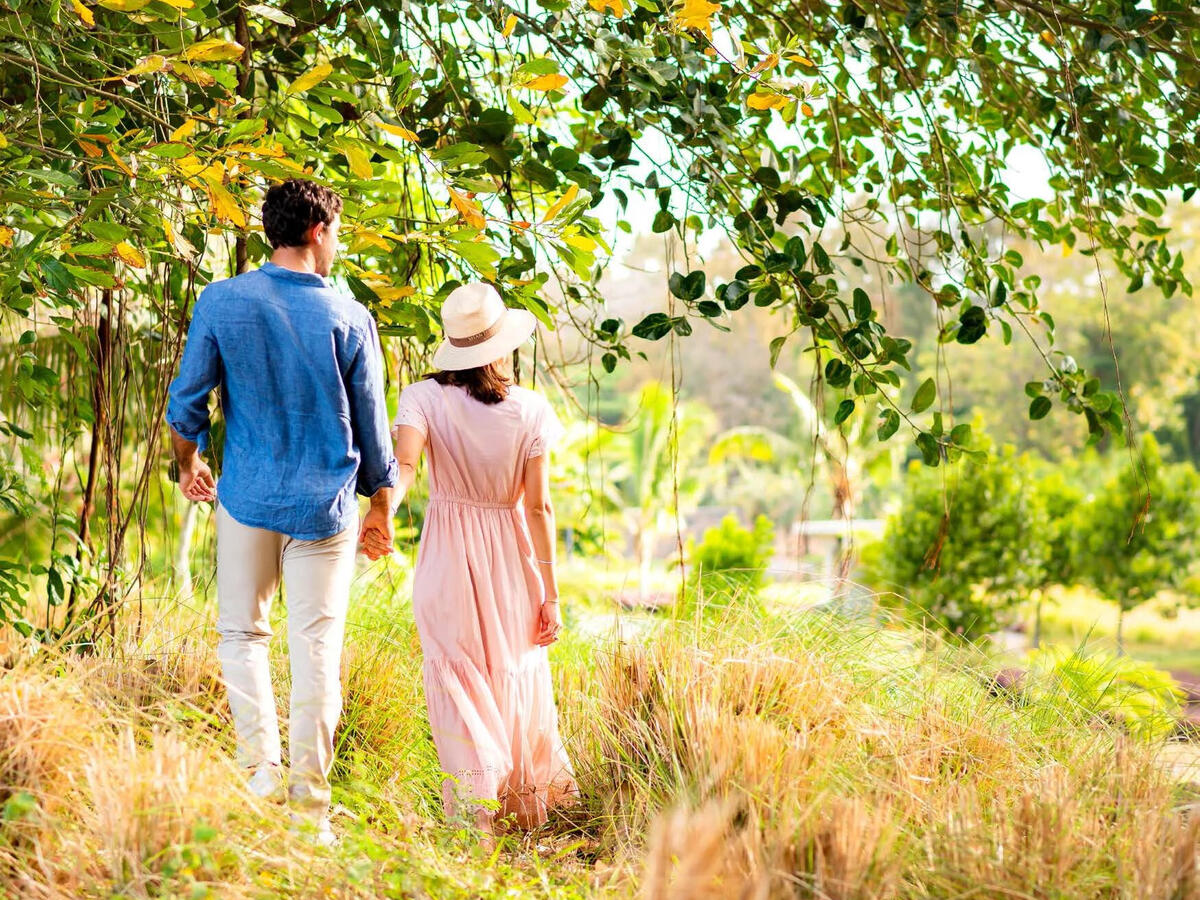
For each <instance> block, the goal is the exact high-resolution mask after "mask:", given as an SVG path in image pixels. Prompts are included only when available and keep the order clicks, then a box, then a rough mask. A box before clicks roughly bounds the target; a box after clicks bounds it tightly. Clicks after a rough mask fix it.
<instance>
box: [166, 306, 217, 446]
mask: <svg viewBox="0 0 1200 900" xmlns="http://www.w3.org/2000/svg"><path fill="white" fill-rule="evenodd" d="M203 309H204V307H203V295H201V299H200V300H199V301H197V303H196V307H195V309H194V310H193V312H192V323H191V325H190V326H189V327H188V336H187V344H186V345H185V346H184V348H183V360H182V362H180V364H179V374H178V375H177V376H176V377H175V380H174V381H172V382H171V387H170V388H169V392H170V399H169V401H168V402H167V424H168V425H170V426H171V427H172V428H174V429H175V431H176V432H177V433H178V434H179V436H180V437H182V438H184V439H186V440H189V441H194V442H195V443H196V444H198V445H199V447H200V449H201V450H206V449H208V429H209V425H210V421H209V415H208V396H209V394H211V393H212V391H213V388H215V387H216V386H217V385H218V384H219V383H220V380H221V357H220V354H219V352H218V350H217V342H216V339H215V338H214V337H213V334H212V331H211V329H210V328H209V327H208V324H207V323H206V322H205V320H204V314H203Z"/></svg>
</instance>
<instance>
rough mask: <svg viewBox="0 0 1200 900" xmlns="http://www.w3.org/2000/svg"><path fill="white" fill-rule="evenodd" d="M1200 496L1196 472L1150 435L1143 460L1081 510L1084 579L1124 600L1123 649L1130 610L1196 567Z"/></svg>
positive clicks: (1120, 639) (1121, 618)
mask: <svg viewBox="0 0 1200 900" xmlns="http://www.w3.org/2000/svg"><path fill="white" fill-rule="evenodd" d="M1198 493H1200V475H1197V472H1196V470H1195V469H1194V468H1193V467H1192V466H1191V465H1188V464H1175V465H1166V464H1164V463H1163V460H1162V455H1161V453H1160V452H1159V448H1158V443H1157V441H1155V440H1154V438H1153V437H1152V436H1150V435H1146V437H1145V438H1144V439H1143V441H1142V445H1141V452H1140V453H1139V454H1137V458H1136V460H1135V461H1134V462H1133V463H1132V464H1131V465H1129V466H1126V467H1125V468H1124V469H1123V470H1122V471H1121V472H1120V473H1118V474H1117V475H1116V476H1114V477H1113V478H1111V479H1109V481H1108V482H1107V483H1106V484H1105V486H1104V488H1103V490H1101V491H1098V492H1097V493H1096V494H1095V495H1094V496H1093V497H1092V498H1091V499H1090V500H1089V501H1088V502H1087V503H1086V504H1085V505H1084V506H1083V507H1082V508H1081V510H1080V515H1079V517H1078V535H1077V539H1078V545H1077V552H1078V554H1079V557H1080V559H1081V560H1086V565H1081V567H1080V577H1081V578H1082V579H1083V580H1084V581H1086V583H1087V584H1089V585H1090V586H1092V587H1094V588H1095V589H1096V590H1097V591H1098V592H1099V593H1100V594H1101V596H1103V597H1105V598H1106V599H1108V600H1110V601H1112V602H1113V603H1116V604H1117V605H1118V607H1119V610H1120V613H1119V616H1118V619H1117V647H1118V649H1121V650H1123V649H1124V620H1125V613H1127V612H1128V611H1129V610H1131V609H1133V608H1134V607H1136V606H1139V605H1140V604H1142V603H1144V602H1145V601H1147V600H1150V599H1152V598H1153V597H1155V596H1157V595H1158V594H1159V593H1161V592H1162V591H1165V590H1168V589H1170V588H1175V587H1179V586H1180V585H1181V584H1182V583H1183V582H1184V581H1185V580H1186V578H1187V576H1188V574H1189V572H1190V571H1191V570H1192V569H1193V568H1194V562H1195V555H1196V537H1195V535H1196V528H1197V526H1198V525H1200V517H1198V516H1197V512H1196V497H1197V494H1198Z"/></svg>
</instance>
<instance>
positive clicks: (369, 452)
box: [346, 314, 399, 497]
mask: <svg viewBox="0 0 1200 900" xmlns="http://www.w3.org/2000/svg"><path fill="white" fill-rule="evenodd" d="M365 318H366V324H365V326H364V327H363V341H362V344H361V346H360V347H359V349H358V352H357V353H356V354H355V356H354V359H353V361H352V362H351V364H350V367H349V369H348V370H347V372H346V393H347V395H348V396H349V398H350V416H351V425H352V427H353V429H354V442H355V443H356V444H357V445H358V451H359V465H358V482H357V485H356V488H357V490H358V493H360V494H362V495H363V496H364V497H370V496H372V495H373V494H374V493H375V492H376V491H378V490H379V489H380V488H384V487H394V486H395V484H396V482H397V479H398V477H399V467H398V466H397V465H396V457H395V455H394V454H393V453H392V446H391V439H390V435H389V434H388V415H387V403H386V401H385V400H384V394H383V358H382V355H381V354H380V351H379V332H378V331H377V330H376V328H375V320H374V319H372V318H371V316H370V315H369V314H367V315H366V316H365Z"/></svg>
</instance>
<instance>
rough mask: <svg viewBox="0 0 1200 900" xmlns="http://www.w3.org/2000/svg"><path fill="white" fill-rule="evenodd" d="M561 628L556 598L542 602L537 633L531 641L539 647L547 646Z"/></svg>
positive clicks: (555, 638)
mask: <svg viewBox="0 0 1200 900" xmlns="http://www.w3.org/2000/svg"><path fill="white" fill-rule="evenodd" d="M562 628H563V621H562V611H561V610H560V609H559V608H558V600H557V599H553V600H547V601H546V602H545V603H543V604H542V610H541V614H540V616H539V619H538V633H537V637H536V638H534V640H533V642H534V643H535V644H537V645H538V646H539V647H549V646H550V645H551V644H553V643H554V642H555V641H557V640H558V636H559V633H560V632H561V631H562Z"/></svg>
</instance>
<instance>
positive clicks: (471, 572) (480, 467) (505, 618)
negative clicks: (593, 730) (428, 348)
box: [396, 380, 577, 828]
mask: <svg viewBox="0 0 1200 900" xmlns="http://www.w3.org/2000/svg"><path fill="white" fill-rule="evenodd" d="M396 424H398V425H411V426H412V427H414V428H416V429H417V430H419V431H421V432H422V433H423V434H424V435H425V459H426V464H427V466H428V469H429V506H428V508H427V510H426V513H425V525H424V528H423V530H422V533H421V545H420V549H419V551H418V553H417V566H416V571H415V573H414V576H413V612H414V615H415V617H416V624H417V633H418V635H419V636H420V639H421V649H422V653H423V655H424V682H425V699H426V703H427V705H428V707H429V724H430V726H431V728H432V731H433V741H434V744H435V746H436V747H437V752H438V760H439V762H440V763H441V767H442V770H443V771H444V772H445V773H446V774H447V775H448V776H449V777H448V778H446V780H445V781H444V782H443V786H442V800H443V803H444V804H445V808H446V814H447V815H448V816H451V817H453V816H454V815H456V814H457V813H458V812H459V811H460V810H461V809H464V808H465V809H467V810H468V811H469V810H471V809H473V808H474V806H475V803H474V802H473V801H480V800H484V801H486V800H496V801H499V804H500V807H499V813H498V815H499V816H501V817H505V816H509V815H512V816H514V817H515V819H516V821H517V823H518V824H520V825H521V826H523V827H527V828H528V827H534V826H537V825H540V824H542V823H543V822H545V820H546V813H547V810H548V809H550V808H551V807H554V806H556V805H559V804H563V803H566V802H569V801H570V800H571V799H572V798H573V796H574V795H575V794H576V793H577V787H576V784H575V779H574V775H573V773H572V770H571V764H570V761H569V760H568V758H567V754H566V751H565V750H564V748H563V744H562V740H561V739H560V737H559V732H558V711H557V709H556V707H555V704H554V691H553V686H552V684H551V681H550V666H549V662H548V659H547V655H546V651H547V648H545V647H539V646H537V645H536V644H535V643H534V637H535V636H536V634H537V631H538V622H539V612H540V606H541V602H542V596H543V595H542V581H541V576H540V575H539V574H538V568H537V564H536V561H535V559H534V552H533V544H532V543H531V541H530V538H529V528H528V526H527V525H526V522H525V512H524V508H523V507H522V505H521V496H522V493H523V490H524V475H525V463H526V461H527V460H529V459H531V458H533V457H535V456H538V455H539V454H542V453H546V452H547V451H548V450H549V448H550V445H551V444H552V443H553V442H554V441H555V440H556V439H557V438H558V437H559V435H560V434H561V432H562V427H561V425H559V422H558V419H557V418H556V417H555V415H554V411H553V410H552V409H551V408H550V405H549V403H547V402H546V400H545V398H544V397H542V396H541V395H540V394H536V393H534V392H533V391H529V390H526V389H524V388H521V387H513V388H511V389H510V391H509V394H508V397H507V398H506V399H504V400H503V401H501V402H500V403H497V404H494V405H489V404H485V403H481V402H480V401H478V400H476V399H474V398H473V397H471V396H470V394H468V393H467V392H466V390H464V389H463V388H460V387H456V386H451V385H440V384H438V383H437V382H436V381H433V380H423V381H418V382H415V383H413V384H410V385H409V386H408V387H406V388H405V389H404V390H403V391H402V392H401V394H400V406H399V410H398V412H397V414H396Z"/></svg>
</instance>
